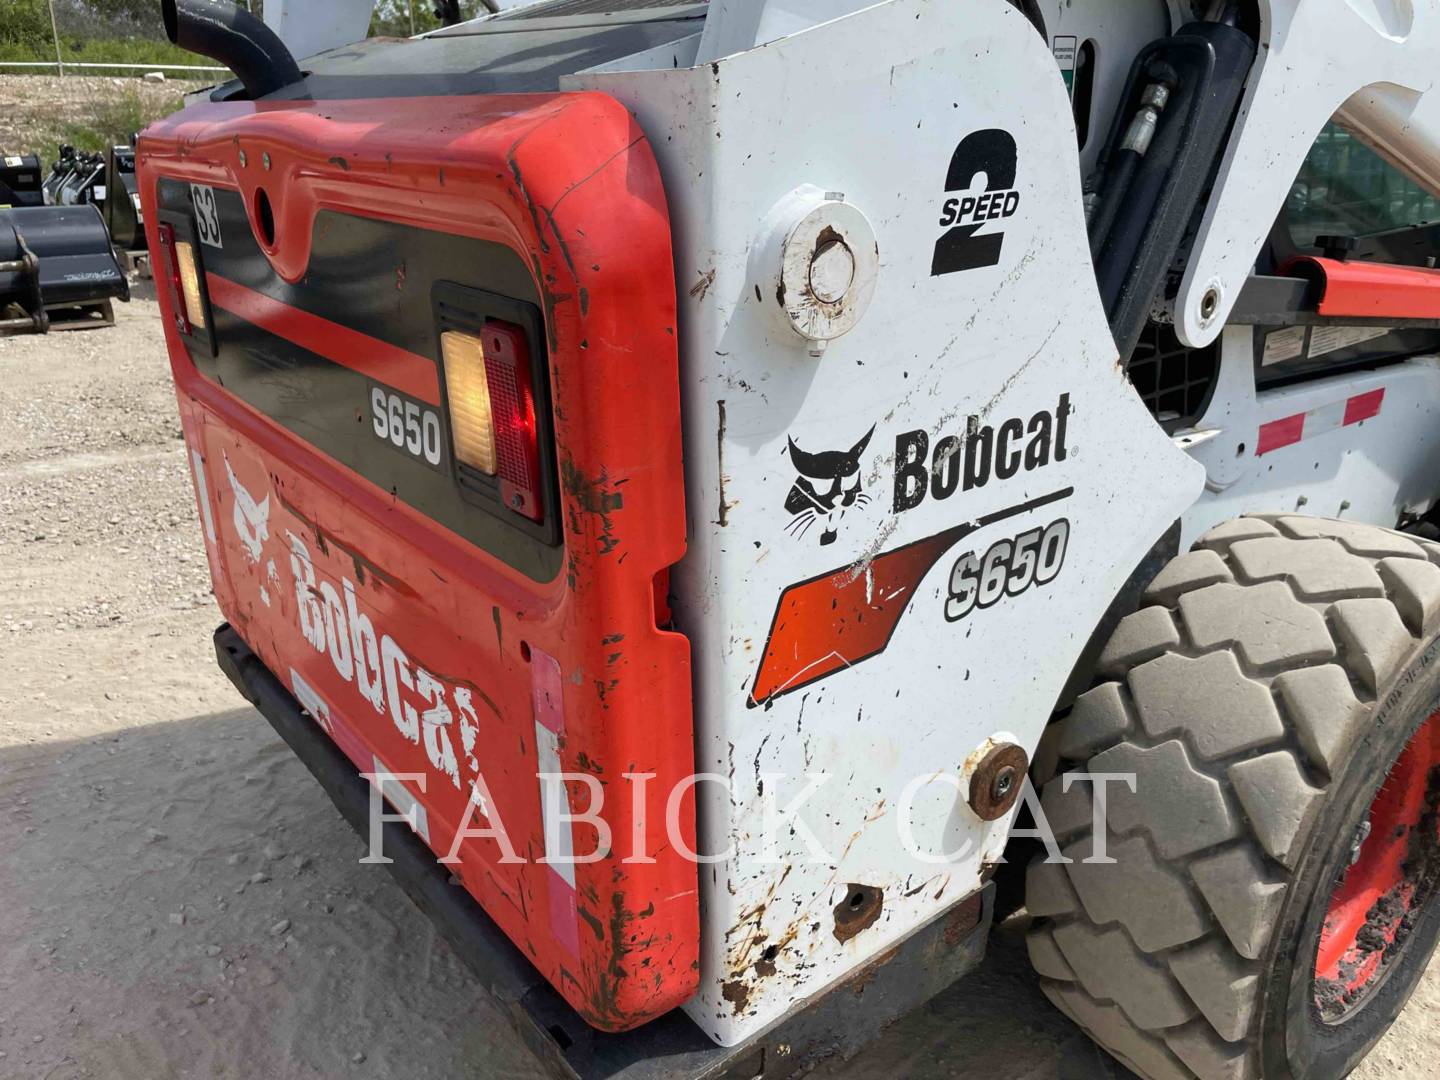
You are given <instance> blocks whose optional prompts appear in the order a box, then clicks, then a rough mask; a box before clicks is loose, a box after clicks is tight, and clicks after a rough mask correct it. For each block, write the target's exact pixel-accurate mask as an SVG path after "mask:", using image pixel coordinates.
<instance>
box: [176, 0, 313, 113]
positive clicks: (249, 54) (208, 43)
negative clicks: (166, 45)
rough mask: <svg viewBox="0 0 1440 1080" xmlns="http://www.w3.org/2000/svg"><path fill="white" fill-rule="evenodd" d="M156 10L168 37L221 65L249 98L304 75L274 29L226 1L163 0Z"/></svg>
mask: <svg viewBox="0 0 1440 1080" xmlns="http://www.w3.org/2000/svg"><path fill="white" fill-rule="evenodd" d="M160 10H161V12H162V13H163V15H164V17H165V33H166V35H167V36H168V37H169V38H170V40H171V42H173V43H174V44H176V45H179V46H180V47H181V48H182V49H188V50H189V51H190V52H193V53H199V54H200V55H201V56H208V57H209V58H210V59H211V60H216V61H218V62H219V63H221V64H224V65H225V66H226V67H228V68H229V69H230V70H231V71H233V72H234V73H235V77H236V78H237V79H239V80H240V82H241V83H242V84H243V85H244V87H245V93H246V95H247V96H249V97H250V98H251V99H255V98H262V97H265V96H266V95H267V94H273V93H274V92H275V91H276V90H280V89H282V88H284V87H286V86H290V85H291V84H293V83H297V82H299V81H300V80H301V79H302V78H303V77H304V76H303V75H302V74H301V72H300V67H299V65H298V64H296V63H295V57H293V56H291V55H290V50H289V49H287V48H286V47H285V43H284V42H283V41H281V40H280V38H279V37H277V36H276V34H275V32H274V31H273V30H271V29H270V28H269V27H268V26H266V25H265V24H264V23H263V22H261V21H260V20H259V19H257V18H256V17H255V16H254V15H251V14H250V13H249V12H248V11H242V10H241V9H240V8H238V7H237V6H236V5H234V4H232V3H230V2H229V0H161V2H160Z"/></svg>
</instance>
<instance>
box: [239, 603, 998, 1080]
mask: <svg viewBox="0 0 1440 1080" xmlns="http://www.w3.org/2000/svg"><path fill="white" fill-rule="evenodd" d="M215 655H216V659H217V661H218V662H219V665H220V669H221V670H222V671H223V672H224V673H225V675H226V677H228V678H229V679H230V681H231V682H232V683H234V684H235V687H236V689H238V690H239V691H240V693H241V694H242V695H244V697H245V699H246V700H247V701H249V702H250V703H251V704H252V705H254V706H255V708H256V709H257V710H258V711H259V712H260V714H261V715H262V716H264V717H265V719H266V720H268V721H269V722H270V725H271V726H272V727H273V728H274V729H275V731H276V732H277V733H278V734H279V735H280V737H281V738H282V739H284V740H285V742H286V743H287V744H288V745H289V747H290V749H291V750H292V751H294V753H295V755H296V756H297V757H298V758H299V759H300V760H301V761H302V762H304V763H305V767H306V768H308V769H309V770H310V772H311V773H312V774H313V775H314V777H315V779H316V780H318V781H319V783H320V786H321V787H322V788H324V789H325V793H326V794H327V795H329V796H330V800H331V801H332V802H333V803H334V804H335V807H336V809H338V810H339V811H340V814H341V816H342V817H344V819H345V820H346V821H347V822H349V824H350V826H351V827H352V828H354V829H355V831H356V832H357V833H358V834H359V835H360V836H362V837H366V838H368V837H369V835H370V819H369V814H370V800H371V792H370V785H369V784H368V783H367V782H366V781H365V779H364V778H363V777H362V776H361V775H360V773H359V772H358V771H357V770H356V768H355V766H354V765H353V764H352V763H351V761H350V759H349V758H347V757H346V756H345V754H344V752H343V751H342V750H341V749H340V748H339V747H338V746H337V745H336V744H335V743H334V742H333V741H331V739H330V738H329V737H328V736H327V735H326V734H325V732H324V731H323V730H322V729H321V728H320V727H319V726H318V725H317V724H316V723H315V722H314V721H313V720H312V719H311V718H310V717H309V716H308V715H307V714H306V713H305V711H304V710H303V709H302V708H301V707H300V703H299V702H298V701H297V700H296V699H295V697H294V696H293V695H292V694H291V693H290V691H289V690H287V689H286V688H285V686H284V684H282V683H281V682H280V680H279V679H277V678H276V677H275V675H274V674H273V673H272V672H271V671H270V669H269V668H267V667H266V666H265V664H264V663H263V662H262V661H261V660H260V658H259V657H257V656H256V655H255V654H254V652H252V651H251V649H250V647H249V646H248V645H247V644H246V643H245V641H244V639H243V638H241V636H240V635H239V633H237V632H236V631H235V630H234V629H233V628H232V627H231V626H230V625H229V624H228V623H224V624H222V625H221V626H220V627H219V629H217V630H216V631H215ZM381 840H382V843H383V845H384V854H385V857H386V858H387V859H388V860H390V861H389V863H388V865H389V869H390V871H391V873H392V874H393V875H394V877H395V880H396V882H397V883H398V884H399V885H400V887H401V889H403V890H404V892H405V894H406V895H407V896H408V897H409V898H410V900H411V902H412V903H414V904H415V906H416V907H418V908H419V909H420V911H421V912H422V913H423V914H424V915H426V916H427V917H428V918H429V919H430V921H431V923H432V924H433V925H434V926H435V928H436V929H437V931H438V932H439V933H440V936H441V937H443V938H444V939H445V941H446V942H447V943H448V944H449V945H450V947H451V948H452V949H454V950H455V952H456V953H457V954H458V955H459V957H460V959H461V960H462V961H464V963H465V964H466V965H467V966H468V967H469V968H470V969H471V970H472V971H473V972H474V973H475V974H476V975H477V976H479V978H480V980H481V982H482V984H483V985H484V986H485V988H486V989H487V990H488V991H489V993H490V994H491V995H492V996H493V997H494V998H495V999H496V1000H497V1001H498V1002H499V1003H500V1005H501V1006H502V1007H503V1008H504V1011H505V1013H506V1015H507V1016H508V1017H509V1019H510V1021H511V1023H512V1024H513V1025H514V1027H515V1030H516V1032H517V1033H518V1034H519V1036H520V1038H521V1039H522V1040H523V1041H524V1043H525V1045H526V1047H527V1049H529V1050H530V1052H531V1053H532V1054H534V1055H535V1057H536V1058H537V1059H538V1060H539V1061H540V1063H541V1064H542V1065H543V1066H544V1067H545V1068H546V1069H547V1071H548V1072H549V1073H550V1075H552V1076H555V1077H563V1078H565V1080H600V1078H602V1077H603V1078H616V1080H619V1078H624V1080H678V1078H680V1077H687V1078H692V1080H721V1078H729V1077H733V1078H736V1080H740V1078H745V1080H749V1078H755V1077H764V1078H766V1080H781V1078H784V1077H791V1076H799V1075H803V1074H804V1073H806V1072H808V1071H809V1070H810V1069H811V1068H813V1067H814V1066H815V1065H816V1064H817V1063H818V1062H820V1061H822V1060H825V1059H827V1058H833V1057H840V1058H848V1057H850V1056H851V1055H853V1054H854V1053H856V1052H857V1051H858V1050H860V1049H861V1048H862V1047H863V1046H865V1045H866V1044H867V1043H869V1042H870V1041H871V1040H873V1039H874V1038H875V1037H876V1036H877V1035H878V1034H879V1033H880V1032H881V1031H882V1030H883V1029H884V1028H886V1027H887V1026H889V1025H890V1024H891V1023H892V1022H894V1021H895V1020H897V1019H898V1018H900V1017H901V1016H904V1015H905V1014H906V1013H909V1012H911V1011H913V1010H914V1009H916V1008H918V1007H919V1006H920V1005H923V1004H924V1003H925V1002H926V1001H928V1000H929V999H930V998H932V997H934V996H935V995H936V994H937V993H939V992H940V991H941V990H944V989H945V988H946V987H948V986H950V985H951V984H952V983H954V982H955V980H957V979H959V978H960V977H962V976H963V975H965V974H966V973H968V972H970V971H972V970H974V969H975V968H976V967H978V966H979V965H980V963H981V961H982V960H984V957H985V941H986V938H987V936H988V933H989V929H990V924H991V920H992V917H993V913H994V886H993V885H986V886H984V887H983V888H982V889H981V890H980V891H979V892H977V893H974V894H972V895H971V896H969V897H967V898H966V899H964V900H962V901H960V902H959V903H958V904H956V905H954V906H953V907H951V908H950V909H949V910H947V911H946V912H944V913H943V914H942V915H940V916H939V917H937V918H935V919H933V920H932V921H930V922H929V923H927V924H925V925H924V926H922V927H920V928H919V929H917V930H916V931H915V932H914V933H912V934H911V935H910V936H908V937H907V938H905V939H904V940H903V941H901V942H900V943H898V944H897V945H896V946H895V947H894V948H892V949H890V950H889V951H888V952H885V953H882V954H881V955H880V956H878V957H876V958H875V959H874V960H872V961H871V962H870V963H869V964H867V965H865V966H864V967H862V968H860V969H859V970H857V971H855V972H852V973H851V974H849V975H848V976H847V977H846V978H845V980H844V981H843V982H842V983H840V984H838V985H836V986H833V987H831V988H830V989H829V990H828V991H826V992H824V993H822V994H820V995H817V996H816V997H815V998H814V999H812V1000H811V1001H810V1002H808V1003H806V1004H805V1005H803V1006H802V1007H800V1008H799V1009H798V1010H796V1011H794V1012H792V1013H791V1014H790V1015H789V1016H787V1017H786V1018H785V1019H784V1020H782V1021H781V1022H780V1023H779V1024H777V1025H776V1026H775V1027H773V1028H771V1029H770V1030H769V1031H767V1032H764V1033H761V1034H760V1035H757V1036H753V1037H751V1038H750V1039H747V1040H746V1041H744V1042H742V1043H740V1044H739V1045H736V1046H730V1047H724V1046H716V1045H715V1044H714V1043H713V1042H712V1041H711V1040H710V1039H709V1038H708V1037H707V1036H706V1035H705V1033H704V1032H703V1031H701V1030H700V1028H699V1027H697V1026H696V1024H695V1022H694V1021H693V1020H691V1019H690V1018H689V1017H688V1016H686V1015H685V1013H684V1012H682V1011H681V1010H679V1009H675V1010H672V1011H671V1012H669V1013H667V1014H666V1015H664V1016H662V1017H660V1018H659V1019H657V1020H654V1021H652V1022H651V1023H649V1024H646V1025H644V1026H643V1027H641V1028H638V1029H636V1030H635V1031H630V1032H624V1033H622V1034H607V1033H604V1032H599V1031H596V1030H594V1029H593V1028H590V1027H589V1026H588V1025H586V1023H585V1022H584V1021H583V1020H582V1019H581V1018H580V1016H579V1015H578V1014H577V1013H576V1012H575V1011H574V1010H573V1009H572V1008H570V1006H569V1005H568V1004H566V1002H565V1000H564V999H563V998H562V997H561V996H560V995H559V994H558V993H556V991H555V990H554V988H553V987H551V986H550V984H549V983H547V982H546V981H545V979H544V977H543V976H542V975H541V974H540V973H539V972H538V971H536V970H535V969H534V968H533V967H532V966H531V965H530V963H529V962H528V961H527V960H526V959H525V957H524V955H523V954H522V953H521V952H520V950H519V949H518V948H516V947H515V945H514V944H513V943H512V942H511V941H510V939H509V938H508V937H506V936H505V933H504V931H502V930H501V929H500V928H499V927H498V926H497V925H495V923H494V922H493V921H491V919H490V918H489V916H487V915H486V914H485V911H484V909H483V908H481V907H480V905H479V904H477V903H476V902H475V900H474V899H473V898H472V897H471V896H470V894H469V893H468V892H466V890H465V888H464V886H463V885H461V884H460V883H459V881H458V880H457V879H456V878H454V877H453V876H451V874H450V873H449V871H448V870H447V869H446V868H445V867H444V866H442V865H441V864H440V863H439V862H437V861H436V859H435V857H434V854H433V853H432V852H431V851H430V849H429V848H427V847H426V846H425V843H424V842H423V841H422V840H421V839H420V838H419V837H418V836H416V835H415V834H414V833H413V832H412V831H411V830H410V829H409V827H408V826H406V825H405V824H403V823H402V822H399V821H395V820H388V821H385V822H384V823H383V824H382V827H381Z"/></svg>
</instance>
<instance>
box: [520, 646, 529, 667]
mask: <svg viewBox="0 0 1440 1080" xmlns="http://www.w3.org/2000/svg"><path fill="white" fill-rule="evenodd" d="M520 659H521V660H524V661H525V663H527V664H528V663H529V662H530V642H528V641H522V642H520Z"/></svg>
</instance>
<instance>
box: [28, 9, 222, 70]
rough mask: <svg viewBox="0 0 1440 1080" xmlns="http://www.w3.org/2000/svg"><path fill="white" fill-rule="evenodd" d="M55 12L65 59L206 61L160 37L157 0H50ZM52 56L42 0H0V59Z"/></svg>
mask: <svg viewBox="0 0 1440 1080" xmlns="http://www.w3.org/2000/svg"><path fill="white" fill-rule="evenodd" d="M55 14H56V19H57V21H58V23H59V27H60V57H61V59H62V60H64V61H65V62H66V63H72V64H79V63H87V64H106V63H109V64H157V65H158V64H186V65H194V64H208V63H209V61H206V60H205V59H204V58H203V57H199V56H196V55H195V54H194V53H192V52H186V51H185V50H184V49H177V48H176V47H175V46H174V45H171V44H170V43H169V42H168V41H166V40H165V32H164V29H163V27H162V26H161V23H160V5H159V3H158V0H56V2H55ZM54 59H55V39H54V36H53V33H52V31H51V28H50V12H49V8H48V7H47V6H46V0H0V62H3V61H12V62H35V61H41V62H45V63H49V62H50V61H53V60H54ZM3 70H5V69H0V71H3ZM17 70H18V69H14V68H12V69H10V72H11V73H14V72H15V71H17ZM84 70H86V72H87V73H88V74H92V75H107V74H109V75H139V74H141V72H138V71H126V70H124V69H116V70H115V71H111V72H107V71H104V70H103V69H93V68H91V69H84ZM173 74H179V73H178V72H176V73H173ZM202 77H203V76H202Z"/></svg>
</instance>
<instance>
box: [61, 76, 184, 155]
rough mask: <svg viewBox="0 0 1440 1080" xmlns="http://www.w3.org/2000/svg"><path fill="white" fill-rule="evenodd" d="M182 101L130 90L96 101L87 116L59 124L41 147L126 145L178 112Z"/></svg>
mask: <svg viewBox="0 0 1440 1080" xmlns="http://www.w3.org/2000/svg"><path fill="white" fill-rule="evenodd" d="M180 105H181V98H180V95H179V94H176V95H175V96H174V97H173V98H171V97H169V96H166V97H165V98H161V99H156V98H154V97H150V98H142V97H141V96H140V95H139V94H138V93H137V92H136V91H135V90H134V89H133V88H129V89H126V90H123V91H121V92H120V93H117V94H116V95H115V96H114V97H113V98H110V99H108V100H106V101H101V102H97V103H96V105H95V106H94V108H93V109H92V110H91V115H90V116H88V117H79V118H71V119H67V120H65V121H64V122H62V123H61V124H60V126H59V128H58V129H57V131H56V134H55V137H54V138H52V139H50V140H48V141H47V142H45V143H44V144H43V145H44V146H45V147H46V148H47V149H48V148H49V147H51V146H59V145H60V144H61V143H69V144H70V145H71V146H73V147H75V148H76V149H77V150H99V151H104V150H105V149H107V148H108V147H111V146H118V145H120V144H121V143H128V142H129V141H130V136H132V135H134V134H135V133H136V132H137V131H139V130H141V129H142V128H144V127H145V126H146V125H147V124H149V123H150V122H151V121H153V120H158V119H160V118H161V117H162V116H169V115H170V114H171V113H173V112H175V111H177V110H178V109H179V108H180Z"/></svg>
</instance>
